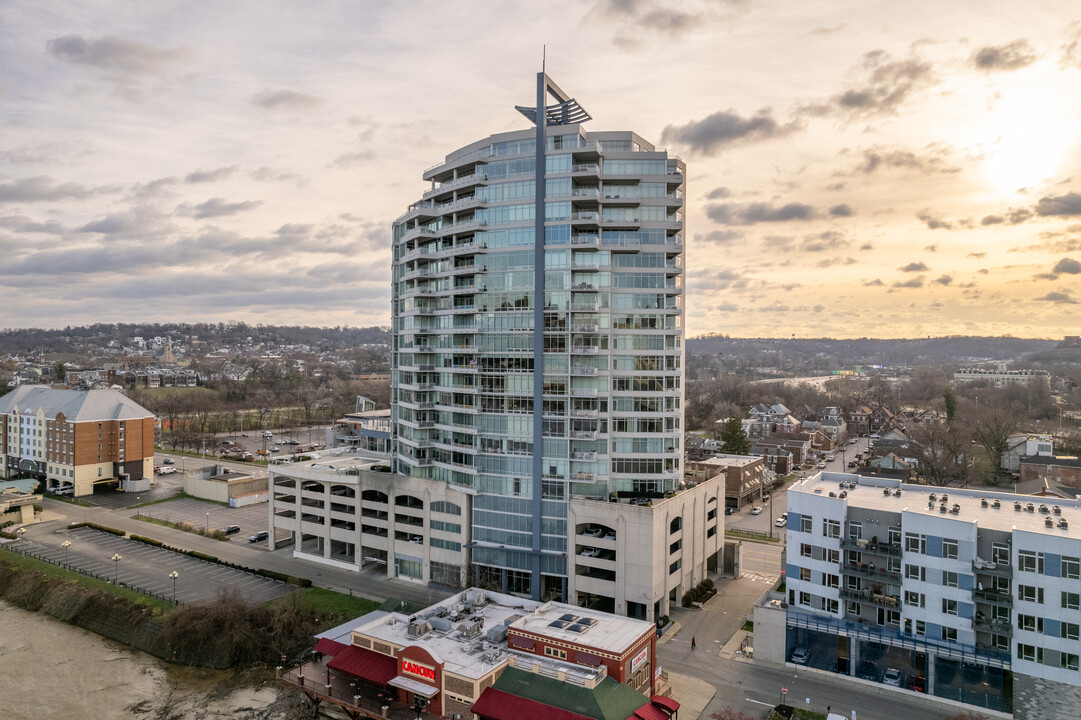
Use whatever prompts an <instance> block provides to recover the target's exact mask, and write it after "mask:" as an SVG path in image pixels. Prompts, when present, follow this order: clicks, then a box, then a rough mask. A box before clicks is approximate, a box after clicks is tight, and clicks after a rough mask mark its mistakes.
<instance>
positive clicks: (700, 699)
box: [668, 672, 717, 720]
mask: <svg viewBox="0 0 1081 720" xmlns="http://www.w3.org/2000/svg"><path fill="white" fill-rule="evenodd" d="M668 684H669V685H671V686H672V697H673V698H675V699H676V700H678V701H679V717H680V720H696V719H697V718H698V716H699V715H701V714H702V711H703V710H705V709H706V707H707V706H708V705H709V703H710V701H711V700H713V696H714V695H716V694H717V688H715V687H713V686H712V685H710V684H709V683H708V682H706V681H705V680H699V679H698V678H696V677H691V676H690V675H679V674H677V673H674V672H669V673H668Z"/></svg>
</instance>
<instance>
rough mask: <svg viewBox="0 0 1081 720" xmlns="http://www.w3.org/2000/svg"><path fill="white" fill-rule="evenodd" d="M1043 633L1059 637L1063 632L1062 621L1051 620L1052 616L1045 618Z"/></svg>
mask: <svg viewBox="0 0 1081 720" xmlns="http://www.w3.org/2000/svg"><path fill="white" fill-rule="evenodd" d="M1043 634H1044V635H1050V636H1051V637H1059V636H1060V635H1061V634H1062V627H1061V623H1060V621H1058V620H1051V619H1050V618H1044V621H1043Z"/></svg>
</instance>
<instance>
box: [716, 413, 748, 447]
mask: <svg viewBox="0 0 1081 720" xmlns="http://www.w3.org/2000/svg"><path fill="white" fill-rule="evenodd" d="M720 440H721V452H724V453H727V454H729V455H746V454H747V453H749V452H750V451H751V441H750V440H748V439H747V433H745V432H744V431H743V423H742V422H740V419H739V418H738V417H733V418H729V419H728V420H727V421H726V422H725V424H724V425H723V426H722V427H721V437H720Z"/></svg>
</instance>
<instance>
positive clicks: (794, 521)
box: [788, 512, 803, 532]
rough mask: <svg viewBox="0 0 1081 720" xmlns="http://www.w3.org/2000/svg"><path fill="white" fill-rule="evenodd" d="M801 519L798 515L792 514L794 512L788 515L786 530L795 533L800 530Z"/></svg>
mask: <svg viewBox="0 0 1081 720" xmlns="http://www.w3.org/2000/svg"><path fill="white" fill-rule="evenodd" d="M802 517H803V516H802V515H800V514H799V513H794V512H790V513H788V529H789V531H792V532H795V531H797V530H799V529H800V523H801V522H802V519H801V518H802Z"/></svg>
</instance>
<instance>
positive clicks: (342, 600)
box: [270, 587, 379, 630]
mask: <svg viewBox="0 0 1081 720" xmlns="http://www.w3.org/2000/svg"><path fill="white" fill-rule="evenodd" d="M281 602H295V603H298V604H300V605H301V606H303V607H307V608H309V609H311V610H314V611H315V612H317V613H319V614H320V615H326V617H327V620H326V622H325V623H320V624H321V625H325V627H323V628H322V629H324V630H325V629H327V628H332V627H334V626H335V625H338V624H340V623H342V622H343V621H345V620H351V619H353V618H358V617H360V616H361V615H367V614H368V613H370V612H372V611H373V610H378V609H379V603H377V602H375V601H374V600H369V599H368V598H363V597H360V596H354V595H346V594H345V593H340V592H334V591H333V590H325V589H323V588H318V587H310V588H300V589H299V590H297V591H296V592H292V593H290V594H288V595H285V596H283V597H280V598H275V599H274V600H271V601H270V604H271V605H273V604H275V603H281Z"/></svg>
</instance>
